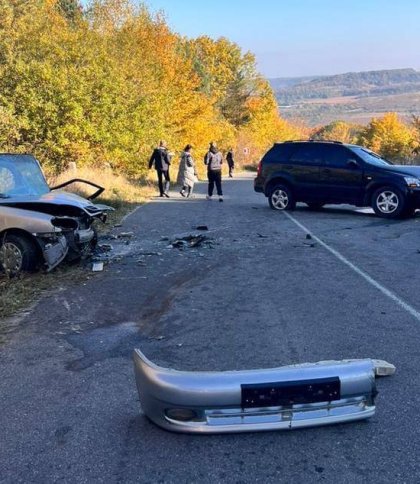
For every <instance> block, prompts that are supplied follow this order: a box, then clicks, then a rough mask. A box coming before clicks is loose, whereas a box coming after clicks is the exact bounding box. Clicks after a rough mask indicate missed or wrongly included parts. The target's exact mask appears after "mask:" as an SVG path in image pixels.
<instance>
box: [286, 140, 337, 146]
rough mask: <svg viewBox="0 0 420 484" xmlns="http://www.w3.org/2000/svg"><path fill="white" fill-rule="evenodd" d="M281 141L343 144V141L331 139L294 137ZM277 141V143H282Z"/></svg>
mask: <svg viewBox="0 0 420 484" xmlns="http://www.w3.org/2000/svg"><path fill="white" fill-rule="evenodd" d="M280 143H333V144H336V145H343V144H344V143H343V142H342V141H334V140H329V139H294V140H293V139H292V140H287V141H281V142H280ZM280 143H277V144H280Z"/></svg>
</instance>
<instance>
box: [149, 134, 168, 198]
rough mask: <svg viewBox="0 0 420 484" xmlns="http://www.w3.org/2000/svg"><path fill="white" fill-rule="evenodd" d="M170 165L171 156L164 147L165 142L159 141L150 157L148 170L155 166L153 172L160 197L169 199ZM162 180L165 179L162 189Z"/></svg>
mask: <svg viewBox="0 0 420 484" xmlns="http://www.w3.org/2000/svg"><path fill="white" fill-rule="evenodd" d="M170 164H171V156H170V154H169V151H168V149H167V147H166V142H165V141H160V142H159V146H158V147H157V148H155V149H154V151H153V153H152V156H151V158H150V160H149V170H150V168H152V166H153V165H155V170H156V172H157V176H158V182H159V193H160V195H159V196H160V197H166V198H169V193H168V192H169V186H170V182H171V179H170V176H169V165H170ZM163 178H164V179H165V187H163Z"/></svg>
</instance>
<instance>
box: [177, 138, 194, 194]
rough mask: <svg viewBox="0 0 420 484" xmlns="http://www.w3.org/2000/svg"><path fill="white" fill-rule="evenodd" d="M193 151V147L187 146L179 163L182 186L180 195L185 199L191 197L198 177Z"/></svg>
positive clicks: (179, 179)
mask: <svg viewBox="0 0 420 484" xmlns="http://www.w3.org/2000/svg"><path fill="white" fill-rule="evenodd" d="M191 150H192V146H191V145H187V146H186V147H185V148H184V151H183V152H182V154H181V161H180V163H179V172H178V183H179V184H180V185H181V186H182V188H181V191H180V192H179V193H180V194H181V195H182V196H183V197H190V196H191V195H192V192H193V189H194V183H195V180H196V177H197V174H196V172H195V163H194V160H193V157H192V155H191Z"/></svg>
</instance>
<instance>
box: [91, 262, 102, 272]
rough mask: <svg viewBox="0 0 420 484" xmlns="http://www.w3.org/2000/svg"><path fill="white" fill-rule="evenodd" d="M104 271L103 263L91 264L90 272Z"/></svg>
mask: <svg viewBox="0 0 420 484" xmlns="http://www.w3.org/2000/svg"><path fill="white" fill-rule="evenodd" d="M103 270H104V263H103V262H93V263H92V272H101V271H103Z"/></svg>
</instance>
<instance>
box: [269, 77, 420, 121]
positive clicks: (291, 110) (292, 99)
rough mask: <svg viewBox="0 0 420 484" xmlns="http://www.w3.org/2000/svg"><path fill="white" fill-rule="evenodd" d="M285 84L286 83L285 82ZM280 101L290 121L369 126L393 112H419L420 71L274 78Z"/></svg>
mask: <svg viewBox="0 0 420 484" xmlns="http://www.w3.org/2000/svg"><path fill="white" fill-rule="evenodd" d="M285 81H286V82H285ZM271 84H272V86H273V88H274V90H275V93H276V97H277V101H278V103H279V105H280V108H281V110H282V113H283V114H284V116H285V117H286V118H288V119H296V118H303V119H305V120H306V122H308V123H309V124H311V125H316V124H325V123H328V122H331V121H332V120H334V119H345V120H348V121H352V122H360V123H366V122H368V121H369V120H370V119H371V118H372V117H375V116H378V115H381V114H384V113H386V112H389V111H394V112H397V113H398V114H400V115H401V116H403V117H404V116H405V117H409V116H410V115H413V114H414V115H417V114H418V113H419V112H420V72H418V71H416V70H414V69H392V70H382V71H368V72H350V73H347V74H339V75H335V76H322V77H320V76H318V77H312V78H296V79H295V81H293V78H292V79H290V78H289V79H288V78H286V79H284V80H283V79H281V78H280V79H272V80H271Z"/></svg>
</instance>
